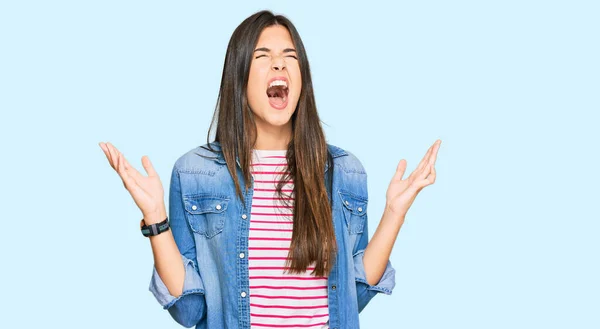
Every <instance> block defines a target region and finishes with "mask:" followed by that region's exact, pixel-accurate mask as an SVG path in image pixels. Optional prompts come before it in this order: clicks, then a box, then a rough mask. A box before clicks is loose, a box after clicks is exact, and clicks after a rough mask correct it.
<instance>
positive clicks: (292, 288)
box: [250, 286, 327, 290]
mask: <svg viewBox="0 0 600 329" xmlns="http://www.w3.org/2000/svg"><path fill="white" fill-rule="evenodd" d="M250 288H251V289H252V288H254V289H290V290H315V289H325V288H327V286H315V287H294V286H250Z"/></svg>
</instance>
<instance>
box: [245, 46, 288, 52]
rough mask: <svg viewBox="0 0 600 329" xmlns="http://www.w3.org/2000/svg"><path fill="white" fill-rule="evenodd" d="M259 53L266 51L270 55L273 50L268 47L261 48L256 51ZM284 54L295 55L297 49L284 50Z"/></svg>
mask: <svg viewBox="0 0 600 329" xmlns="http://www.w3.org/2000/svg"><path fill="white" fill-rule="evenodd" d="M257 51H264V52H267V53H269V52H271V49H269V48H267V47H261V48H256V49H254V52H257ZM283 52H284V53H291V52H294V53H295V52H296V49H294V48H285V49H284V50H283Z"/></svg>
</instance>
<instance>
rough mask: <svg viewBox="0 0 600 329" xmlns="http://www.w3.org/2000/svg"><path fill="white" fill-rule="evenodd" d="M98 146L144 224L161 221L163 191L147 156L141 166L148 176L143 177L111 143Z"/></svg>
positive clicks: (163, 208)
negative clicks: (138, 211)
mask: <svg viewBox="0 0 600 329" xmlns="http://www.w3.org/2000/svg"><path fill="white" fill-rule="evenodd" d="M99 145H100V148H102V151H104V154H105V155H106V158H107V159H108V162H109V163H110V165H111V167H113V169H114V170H115V171H116V172H117V173H118V174H119V176H120V177H121V179H122V180H123V185H124V186H125V189H127V191H129V193H130V194H131V196H132V197H133V200H134V201H135V203H136V205H137V206H138V207H139V208H140V210H141V211H142V214H143V216H144V222H145V223H146V224H147V225H151V224H154V223H156V222H160V221H162V220H163V219H164V216H165V214H166V212H165V203H164V190H163V187H162V183H161V182H160V178H159V177H158V175H157V174H156V171H155V170H154V167H153V166H152V163H151V162H150V159H149V158H148V157H147V156H143V157H142V165H143V166H144V169H145V170H146V173H147V174H148V176H144V175H142V174H141V173H140V172H138V171H137V170H136V169H135V168H134V167H132V166H131V165H130V164H129V162H128V161H127V159H125V157H124V156H123V154H122V153H121V152H119V150H117V148H116V147H114V146H113V145H112V144H111V143H102V142H100V143H99Z"/></svg>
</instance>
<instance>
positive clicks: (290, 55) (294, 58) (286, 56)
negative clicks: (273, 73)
mask: <svg viewBox="0 0 600 329" xmlns="http://www.w3.org/2000/svg"><path fill="white" fill-rule="evenodd" d="M285 57H292V58H294V59H298V57H296V56H294V55H287V56H285Z"/></svg>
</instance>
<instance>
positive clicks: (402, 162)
mask: <svg viewBox="0 0 600 329" xmlns="http://www.w3.org/2000/svg"><path fill="white" fill-rule="evenodd" d="M405 170H406V160H404V159H402V160H400V162H398V166H396V173H395V174H394V177H393V178H392V180H393V181H396V180H401V179H402V176H404V171H405Z"/></svg>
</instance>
